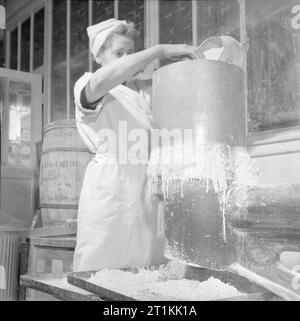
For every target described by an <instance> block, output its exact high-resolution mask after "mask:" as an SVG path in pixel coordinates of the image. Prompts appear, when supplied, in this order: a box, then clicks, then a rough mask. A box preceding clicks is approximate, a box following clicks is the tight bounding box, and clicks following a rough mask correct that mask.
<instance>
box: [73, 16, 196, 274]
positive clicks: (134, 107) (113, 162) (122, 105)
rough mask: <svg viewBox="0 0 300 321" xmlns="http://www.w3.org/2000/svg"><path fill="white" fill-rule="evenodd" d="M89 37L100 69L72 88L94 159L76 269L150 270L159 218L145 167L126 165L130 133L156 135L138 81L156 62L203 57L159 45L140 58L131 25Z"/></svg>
mask: <svg viewBox="0 0 300 321" xmlns="http://www.w3.org/2000/svg"><path fill="white" fill-rule="evenodd" d="M88 35H89V38H90V49H91V52H92V54H93V56H94V58H95V60H96V62H97V63H99V64H100V65H101V68H99V69H98V70H97V71H95V72H94V73H85V74H84V75H83V76H82V77H81V78H80V79H79V80H78V81H77V82H76V84H75V87H74V96H75V104H76V122H77V128H78V131H79V134H80V136H81V137H82V139H83V141H84V142H85V143H86V145H87V146H88V148H89V149H90V151H91V152H92V153H93V154H95V156H94V157H93V158H92V160H91V161H90V162H89V164H88V166H87V169H86V173H85V177H84V181H83V185H82V190H81V195H80V200H79V209H78V230H77V244H76V249H75V254H74V266H73V269H74V271H83V270H99V269H103V268H124V267H134V266H148V265H149V264H152V263H153V259H152V257H153V252H154V249H153V245H154V243H155V242H154V238H155V236H154V235H155V232H154V228H153V226H154V221H155V213H154V210H153V206H152V205H153V204H151V199H150V195H149V191H148V190H147V181H146V164H145V162H140V163H138V164H137V163H136V162H130V161H128V158H126V160H127V161H125V162H124V161H121V158H122V159H123V160H124V157H123V156H124V155H126V157H127V152H128V151H129V150H130V148H131V147H132V146H133V142H132V141H129V140H128V141H126V142H124V136H126V135H124V128H126V133H128V134H130V133H132V132H133V131H134V130H141V129H142V130H144V131H145V133H147V135H149V134H150V132H151V128H152V125H151V109H150V97H149V94H147V90H146V89H145V84H146V82H145V81H142V80H140V79H134V78H133V76H134V75H137V74H138V73H139V72H140V71H141V70H143V69H144V68H145V67H146V66H147V65H148V64H150V63H151V62H152V61H153V60H155V59H157V58H158V59H159V58H165V57H168V58H172V57H174V56H181V55H185V56H186V55H188V56H191V57H192V58H200V57H202V55H201V53H200V52H199V50H197V49H196V48H194V47H191V46H187V45H157V46H154V47H151V48H149V49H145V50H142V51H140V52H136V53H134V45H135V43H134V40H135V38H136V36H137V32H136V30H135V29H134V26H133V24H132V23H128V22H126V21H125V20H123V21H120V20H116V19H109V20H107V21H104V22H101V23H99V24H97V25H94V26H91V27H89V28H88ZM126 81H127V82H126ZM124 84H125V85H124ZM142 158H143V156H141V158H140V159H141V160H142ZM161 260H163V258H161ZM156 263H157V262H156Z"/></svg>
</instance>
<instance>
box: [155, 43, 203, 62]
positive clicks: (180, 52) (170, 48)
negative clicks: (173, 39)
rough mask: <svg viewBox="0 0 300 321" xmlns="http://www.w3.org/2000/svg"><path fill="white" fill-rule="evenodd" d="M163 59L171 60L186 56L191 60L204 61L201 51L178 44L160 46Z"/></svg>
mask: <svg viewBox="0 0 300 321" xmlns="http://www.w3.org/2000/svg"><path fill="white" fill-rule="evenodd" d="M160 46H161V50H162V53H163V56H164V58H169V59H172V58H174V57H179V56H188V57H191V58H192V59H204V58H205V56H204V54H203V53H202V51H201V50H200V49H199V48H197V47H193V46H189V45H185V44H179V45H168V44H166V45H165V44H163V45H160Z"/></svg>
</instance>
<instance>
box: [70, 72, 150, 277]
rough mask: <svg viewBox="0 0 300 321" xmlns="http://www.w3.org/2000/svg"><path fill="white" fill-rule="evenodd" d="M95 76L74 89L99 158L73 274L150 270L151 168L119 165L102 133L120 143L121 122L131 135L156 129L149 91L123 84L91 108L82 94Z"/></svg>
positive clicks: (86, 188) (92, 169)
mask: <svg viewBox="0 0 300 321" xmlns="http://www.w3.org/2000/svg"><path fill="white" fill-rule="evenodd" d="M91 75H92V74H91V73H86V74H84V76H83V77H81V78H80V79H79V80H78V81H77V83H76V85H75V87H74V96H75V104H76V123H77V128H78V131H79V134H80V136H81V137H82V139H83V141H84V142H85V143H86V145H87V146H88V147H89V149H90V150H91V152H92V153H94V154H95V156H94V157H93V159H92V160H91V161H90V162H89V164H88V166H87V169H86V173H85V177H84V180H83V185H82V189H81V195H80V200H79V208H78V228H77V244H76V248H75V253H74V262H73V270H74V271H88V270H99V269H103V268H124V267H134V266H141V265H142V266H147V265H149V264H150V263H151V259H152V254H153V245H154V242H153V240H154V238H155V228H153V227H154V226H155V215H153V207H152V205H151V200H150V192H149V190H148V188H147V178H146V165H143V164H138V165H134V164H119V163H118V162H117V161H116V159H115V157H114V156H113V154H112V150H113V149H112V148H113V146H111V142H110V141H104V140H102V139H100V137H99V133H100V130H101V129H104V128H105V129H109V130H113V131H114V132H115V133H116V137H117V144H118V134H119V123H120V122H123V123H124V122H126V126H127V128H128V132H129V131H130V130H133V129H138V128H143V129H145V130H147V131H149V130H151V116H150V104H149V101H148V102H147V101H146V99H145V96H143V95H144V94H145V93H141V92H140V93H138V92H136V91H134V90H132V89H130V88H128V87H126V86H123V85H119V86H116V87H115V88H113V89H112V90H110V92H109V93H108V94H106V95H105V96H104V98H103V99H102V100H101V101H100V102H99V103H98V105H97V107H96V109H95V110H86V109H84V108H83V107H82V106H81V104H80V99H79V95H80V92H81V90H82V88H83V87H84V86H85V84H86V83H87V82H88V80H89V78H90V76H91ZM129 146H130V143H128V148H129Z"/></svg>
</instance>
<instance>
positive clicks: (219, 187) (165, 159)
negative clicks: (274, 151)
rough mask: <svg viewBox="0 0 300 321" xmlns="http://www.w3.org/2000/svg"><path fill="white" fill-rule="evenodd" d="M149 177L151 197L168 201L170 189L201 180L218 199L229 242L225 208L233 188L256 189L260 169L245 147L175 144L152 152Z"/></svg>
mask: <svg viewBox="0 0 300 321" xmlns="http://www.w3.org/2000/svg"><path fill="white" fill-rule="evenodd" d="M147 175H148V177H149V180H148V182H149V187H150V190H151V192H152V193H154V194H157V193H162V194H163V196H164V198H165V199H166V200H168V198H169V187H170V184H171V183H172V182H174V181H180V185H181V193H180V194H181V197H184V193H183V186H184V184H185V183H189V182H191V181H192V180H202V181H203V182H204V183H205V186H206V189H205V190H206V192H208V191H209V190H213V191H214V192H215V193H216V194H217V195H218V200H219V205H220V212H221V213H222V217H223V226H222V231H223V233H222V234H223V239H224V241H225V242H226V206H227V201H228V197H229V195H230V192H231V190H232V189H233V188H240V187H243V186H250V185H255V184H256V182H257V179H258V168H257V167H256V165H255V162H254V160H252V159H251V157H250V156H249V154H248V153H247V151H246V150H245V149H244V148H242V147H236V146H233V147H231V146H229V145H225V144H201V145H197V146H196V147H195V146H193V144H190V146H189V145H187V144H174V145H173V146H170V145H169V146H163V147H160V148H156V149H153V150H152V151H151V157H150V160H149V163H148V169H147Z"/></svg>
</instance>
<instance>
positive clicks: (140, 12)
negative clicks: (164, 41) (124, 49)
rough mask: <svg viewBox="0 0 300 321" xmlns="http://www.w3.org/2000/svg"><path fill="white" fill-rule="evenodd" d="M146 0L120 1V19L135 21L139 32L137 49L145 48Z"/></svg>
mask: <svg viewBox="0 0 300 321" xmlns="http://www.w3.org/2000/svg"><path fill="white" fill-rule="evenodd" d="M144 10H145V7H144V0H123V1H119V15H118V17H119V19H120V20H129V21H132V22H134V23H135V27H136V29H137V31H138V32H139V36H138V38H137V40H136V47H135V50H136V51H140V50H143V49H144V47H145V46H144V27H145V26H144V21H145V18H144Z"/></svg>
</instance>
